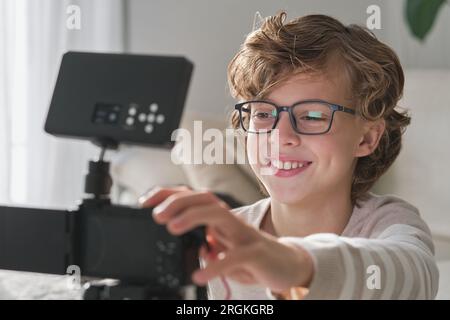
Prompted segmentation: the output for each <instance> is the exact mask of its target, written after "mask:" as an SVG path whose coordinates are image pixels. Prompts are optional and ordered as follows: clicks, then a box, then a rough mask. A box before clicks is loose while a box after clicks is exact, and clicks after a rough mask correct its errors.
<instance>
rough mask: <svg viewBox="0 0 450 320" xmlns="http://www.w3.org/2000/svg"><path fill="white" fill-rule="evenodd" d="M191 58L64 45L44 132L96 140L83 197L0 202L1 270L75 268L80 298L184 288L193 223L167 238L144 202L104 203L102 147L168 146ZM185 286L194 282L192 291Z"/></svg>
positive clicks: (166, 293) (199, 239) (176, 292)
mask: <svg viewBox="0 0 450 320" xmlns="http://www.w3.org/2000/svg"><path fill="white" fill-rule="evenodd" d="M192 70H193V65H192V63H191V62H190V61H188V60H187V59H185V58H184V57H171V56H150V55H130V54H108V53H88V52H68V53H66V54H65V55H64V56H63V59H62V62H61V66H60V70H59V74H58V78H57V81H56V85H55V89H54V92H53V96H52V101H51V104H50V108H49V112H48V115H47V119H46V123H45V131H46V132H48V133H50V134H52V135H55V136H60V137H70V138H77V139H87V140H90V141H91V142H93V143H95V144H96V145H98V146H99V147H100V148H101V153H100V156H99V159H97V160H91V161H90V162H89V168H88V173H87V175H86V178H85V194H86V197H85V198H84V199H82V200H80V201H79V203H78V205H77V207H76V208H74V209H67V210H51V209H43V208H25V207H10V206H2V207H0V269H9V270H18V271H31V272H39V273H51V274H66V271H67V268H68V267H70V266H73V265H75V266H78V267H79V268H80V270H81V275H82V276H83V277H87V278H89V279H93V278H95V279H105V278H106V279H115V280H116V282H115V284H114V285H96V284H95V283H94V282H92V283H91V285H90V286H88V289H87V290H86V291H85V295H84V298H85V299H183V298H186V296H185V295H186V292H187V291H186V287H188V286H190V287H191V291H193V290H194V292H195V294H194V298H196V299H206V290H205V288H204V287H196V286H193V284H192V282H191V273H192V271H194V270H195V269H197V268H198V267H199V257H198V250H199V248H200V246H202V245H204V244H205V245H207V244H206V241H205V229H204V227H199V228H197V229H195V230H192V231H191V232H188V233H186V234H184V235H182V236H173V235H171V234H170V233H169V232H168V231H167V230H166V227H165V226H162V225H158V224H157V223H155V222H154V221H153V218H152V216H151V208H133V207H127V206H121V205H116V204H113V203H111V200H110V197H109V193H110V190H111V187H112V179H111V176H110V174H109V167H110V164H109V162H107V161H104V159H103V158H104V154H105V152H106V151H107V150H108V149H112V150H114V149H117V148H118V147H119V144H121V143H126V144H138V145H147V146H151V147H159V148H170V147H171V146H173V142H172V140H171V134H172V132H173V131H174V130H175V129H176V128H177V127H178V125H179V123H180V118H181V115H182V110H183V106H184V102H185V99H186V95H187V91H188V86H189V82H190V77H191V73H192ZM192 289H193V290H192Z"/></svg>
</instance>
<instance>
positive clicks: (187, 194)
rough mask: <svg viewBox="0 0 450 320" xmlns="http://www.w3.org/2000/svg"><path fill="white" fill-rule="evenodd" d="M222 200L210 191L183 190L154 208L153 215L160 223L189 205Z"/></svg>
mask: <svg viewBox="0 0 450 320" xmlns="http://www.w3.org/2000/svg"><path fill="white" fill-rule="evenodd" d="M219 202H222V201H221V200H219V199H218V198H217V197H216V196H215V195H214V194H212V193H210V192H206V191H204V192H195V191H183V192H178V193H174V194H172V195H170V196H169V197H167V198H166V200H164V201H163V202H162V203H160V204H159V205H158V206H157V207H155V208H154V209H153V217H154V219H155V221H156V222H158V223H167V222H168V221H169V220H170V219H172V218H173V217H175V216H176V215H178V214H179V213H180V212H181V211H183V210H185V209H186V208H188V207H193V206H197V205H204V204H208V203H216V204H217V203H219Z"/></svg>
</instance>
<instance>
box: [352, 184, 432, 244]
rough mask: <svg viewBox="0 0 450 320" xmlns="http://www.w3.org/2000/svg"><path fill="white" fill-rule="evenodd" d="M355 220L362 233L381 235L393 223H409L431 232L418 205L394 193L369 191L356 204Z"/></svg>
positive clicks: (411, 225)
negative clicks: (384, 193)
mask: <svg viewBox="0 0 450 320" xmlns="http://www.w3.org/2000/svg"><path fill="white" fill-rule="evenodd" d="M353 215H354V220H355V221H354V222H355V223H356V224H358V225H359V226H360V228H361V229H362V230H361V231H362V233H365V234H371V235H372V236H376V235H379V234H380V233H381V232H383V231H385V230H386V229H387V228H389V227H391V226H393V225H403V226H404V225H407V226H410V227H413V228H416V229H420V230H422V231H424V232H425V233H430V231H429V228H428V226H427V225H426V223H425V222H424V221H423V220H422V218H421V217H420V212H419V209H418V208H417V207H415V206H414V205H413V204H411V203H409V202H407V201H406V200H404V199H402V198H400V197H398V196H396V195H392V194H387V195H378V194H375V193H373V192H369V193H368V194H367V197H366V198H365V199H363V200H362V201H361V202H360V206H359V207H358V206H355V208H354V211H353Z"/></svg>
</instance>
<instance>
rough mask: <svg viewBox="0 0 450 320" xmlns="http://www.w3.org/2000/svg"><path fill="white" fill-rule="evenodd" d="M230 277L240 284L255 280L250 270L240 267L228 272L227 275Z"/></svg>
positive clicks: (254, 281)
mask: <svg viewBox="0 0 450 320" xmlns="http://www.w3.org/2000/svg"><path fill="white" fill-rule="evenodd" d="M227 277H228V278H230V279H233V280H234V281H237V282H240V283H242V284H255V283H256V280H255V278H254V277H253V276H252V274H251V273H250V272H248V271H247V270H243V269H242V268H240V269H239V270H236V271H233V272H230V273H229V274H228V276H227Z"/></svg>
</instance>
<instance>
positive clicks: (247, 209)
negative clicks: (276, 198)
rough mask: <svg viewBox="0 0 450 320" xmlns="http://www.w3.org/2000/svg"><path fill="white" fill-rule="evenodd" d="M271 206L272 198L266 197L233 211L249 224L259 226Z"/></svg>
mask: <svg viewBox="0 0 450 320" xmlns="http://www.w3.org/2000/svg"><path fill="white" fill-rule="evenodd" d="M269 207H270V198H264V199H261V200H259V201H257V202H255V203H253V204H250V205H247V206H243V207H239V208H235V209H233V210H231V212H232V213H233V214H234V215H235V216H237V217H240V218H241V219H243V220H244V221H245V222H247V223H248V224H250V225H253V226H256V227H258V226H259V223H260V222H261V220H262V218H263V217H264V215H265V213H266V212H267V210H268V209H269Z"/></svg>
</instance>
